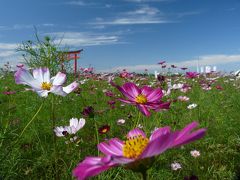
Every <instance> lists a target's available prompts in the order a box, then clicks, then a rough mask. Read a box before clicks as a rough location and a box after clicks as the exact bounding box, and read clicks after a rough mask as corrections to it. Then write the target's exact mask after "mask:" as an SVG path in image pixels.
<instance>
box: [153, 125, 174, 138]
mask: <svg viewBox="0 0 240 180" xmlns="http://www.w3.org/2000/svg"><path fill="white" fill-rule="evenodd" d="M170 132H171V128H170V127H169V126H166V127H163V128H158V129H156V130H155V131H154V132H153V133H152V135H151V136H150V138H149V140H150V141H153V140H154V139H156V138H159V137H160V136H162V135H164V134H167V133H170Z"/></svg>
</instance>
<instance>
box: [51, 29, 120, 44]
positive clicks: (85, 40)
mask: <svg viewBox="0 0 240 180" xmlns="http://www.w3.org/2000/svg"><path fill="white" fill-rule="evenodd" d="M47 34H48V35H51V36H53V37H55V43H61V44H62V45H67V46H73V47H82V46H99V45H109V44H117V43H120V42H119V40H120V37H119V36H118V35H116V34H96V33H88V32H54V33H47Z"/></svg>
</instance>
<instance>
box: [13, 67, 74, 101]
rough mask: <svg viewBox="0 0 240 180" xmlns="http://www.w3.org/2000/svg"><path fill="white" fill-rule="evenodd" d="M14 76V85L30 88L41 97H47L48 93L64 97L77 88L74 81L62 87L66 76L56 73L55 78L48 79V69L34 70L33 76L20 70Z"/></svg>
mask: <svg viewBox="0 0 240 180" xmlns="http://www.w3.org/2000/svg"><path fill="white" fill-rule="evenodd" d="M14 76H15V81H16V84H25V85H28V86H31V87H32V88H33V90H34V91H36V92H37V94H38V95H39V96H41V97H47V96H48V93H49V92H51V93H54V94H57V95H60V96H66V95H67V94H69V93H70V92H72V91H73V90H75V89H76V88H77V87H78V83H76V82H75V81H74V82H73V83H71V84H70V85H68V86H66V87H62V85H63V83H64V82H65V81H66V74H64V73H61V72H58V73H57V75H56V76H54V77H52V78H51V79H50V72H49V69H48V68H38V69H34V70H33V75H31V74H30V73H29V71H27V70H26V69H23V68H20V69H18V71H17V72H16V73H15V75H14Z"/></svg>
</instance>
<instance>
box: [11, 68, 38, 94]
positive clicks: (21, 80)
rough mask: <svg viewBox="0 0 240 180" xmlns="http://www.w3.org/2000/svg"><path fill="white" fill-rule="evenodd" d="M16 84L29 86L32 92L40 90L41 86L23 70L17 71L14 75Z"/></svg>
mask: <svg viewBox="0 0 240 180" xmlns="http://www.w3.org/2000/svg"><path fill="white" fill-rule="evenodd" d="M14 77H15V82H16V84H25V85H28V86H31V87H32V88H33V89H34V90H40V89H41V84H40V83H39V82H38V81H37V80H35V79H34V78H33V76H32V75H31V74H30V73H29V72H28V71H27V70H26V69H23V68H20V69H18V70H17V72H16V73H15V74H14Z"/></svg>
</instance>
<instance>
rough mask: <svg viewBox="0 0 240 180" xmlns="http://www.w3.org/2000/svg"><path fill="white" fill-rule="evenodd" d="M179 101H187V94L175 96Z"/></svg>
mask: <svg viewBox="0 0 240 180" xmlns="http://www.w3.org/2000/svg"><path fill="white" fill-rule="evenodd" d="M177 99H178V100H179V101H183V102H187V101H189V99H190V98H189V97H187V96H178V98H177Z"/></svg>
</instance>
